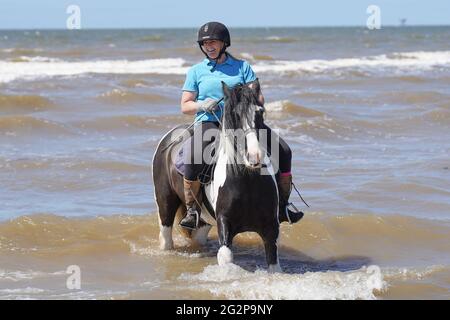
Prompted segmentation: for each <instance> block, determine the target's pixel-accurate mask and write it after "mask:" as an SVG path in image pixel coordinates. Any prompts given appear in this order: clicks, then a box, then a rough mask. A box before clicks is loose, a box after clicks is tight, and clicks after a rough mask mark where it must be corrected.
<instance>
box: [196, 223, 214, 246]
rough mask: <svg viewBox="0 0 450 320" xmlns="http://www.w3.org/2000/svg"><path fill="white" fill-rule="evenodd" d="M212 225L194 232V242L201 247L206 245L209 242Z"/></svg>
mask: <svg viewBox="0 0 450 320" xmlns="http://www.w3.org/2000/svg"><path fill="white" fill-rule="evenodd" d="M211 227H212V226H210V225H205V226H202V227H200V228H198V229H197V230H194V231H192V241H194V242H196V243H198V244H199V245H205V244H206V241H207V240H208V233H209V230H211Z"/></svg>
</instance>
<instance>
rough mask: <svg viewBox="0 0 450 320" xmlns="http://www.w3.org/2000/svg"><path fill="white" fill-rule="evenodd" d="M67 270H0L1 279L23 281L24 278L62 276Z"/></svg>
mask: <svg viewBox="0 0 450 320" xmlns="http://www.w3.org/2000/svg"><path fill="white" fill-rule="evenodd" d="M65 274H66V272H65V271H57V272H50V273H48V272H41V271H32V270H27V271H8V270H0V281H1V280H8V281H14V282H18V281H22V280H31V279H36V278H44V277H49V276H60V275H65Z"/></svg>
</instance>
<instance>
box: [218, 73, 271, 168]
mask: <svg viewBox="0 0 450 320" xmlns="http://www.w3.org/2000/svg"><path fill="white" fill-rule="evenodd" d="M222 88H223V93H224V99H225V110H224V118H223V129H225V131H226V134H227V136H228V137H230V135H231V134H232V135H233V137H234V141H233V142H234V143H233V144H234V147H233V149H234V151H235V152H237V157H235V158H234V160H238V161H242V162H243V163H244V164H245V166H246V167H248V168H250V169H256V168H260V167H261V162H262V159H263V152H262V149H261V146H260V143H259V135H260V130H261V129H264V108H263V107H262V106H261V105H260V104H259V102H258V96H259V94H260V85H259V81H258V79H256V80H255V81H252V82H249V83H247V84H240V85H237V86H235V87H233V88H230V87H228V86H227V85H226V84H225V83H224V82H222Z"/></svg>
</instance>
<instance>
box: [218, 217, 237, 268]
mask: <svg viewBox="0 0 450 320" xmlns="http://www.w3.org/2000/svg"><path fill="white" fill-rule="evenodd" d="M217 231H218V234H219V245H220V248H219V251H218V252H217V263H218V264H219V266H223V265H226V264H227V263H232V262H233V252H231V244H232V241H233V237H232V235H231V233H230V227H229V225H228V224H227V223H226V221H224V219H223V218H222V217H219V218H218V219H217Z"/></svg>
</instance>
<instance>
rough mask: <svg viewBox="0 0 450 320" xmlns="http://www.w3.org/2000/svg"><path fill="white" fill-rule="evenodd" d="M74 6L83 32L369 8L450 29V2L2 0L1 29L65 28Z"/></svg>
mask: <svg viewBox="0 0 450 320" xmlns="http://www.w3.org/2000/svg"><path fill="white" fill-rule="evenodd" d="M69 5H77V6H78V7H79V8H80V12H81V16H80V22H81V24H80V25H81V28H82V29H91V28H117V29H124V28H182V27H193V28H196V27H198V26H200V25H202V24H204V23H205V22H207V21H221V22H223V23H225V24H226V25H227V26H230V27H281V26H364V25H366V21H367V19H368V18H369V15H370V14H368V13H367V12H366V10H367V7H368V6H369V5H377V6H378V7H379V8H380V14H381V15H380V18H381V26H383V25H386V26H387V25H399V21H400V19H402V18H406V19H407V22H406V24H408V25H449V24H450V0H426V1H425V0H370V1H367V0H340V1H337V0H313V1H310V0H308V1H301V0H297V1H296V0H270V1H267V0H228V1H217V0H209V1H206V0H198V1H196V0H191V1H186V0H126V1H124V0H116V1H113V0H0V29H47V28H51V29H64V28H66V20H67V19H68V17H69V16H70V14H68V13H66V9H67V7H68V6H69Z"/></svg>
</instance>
